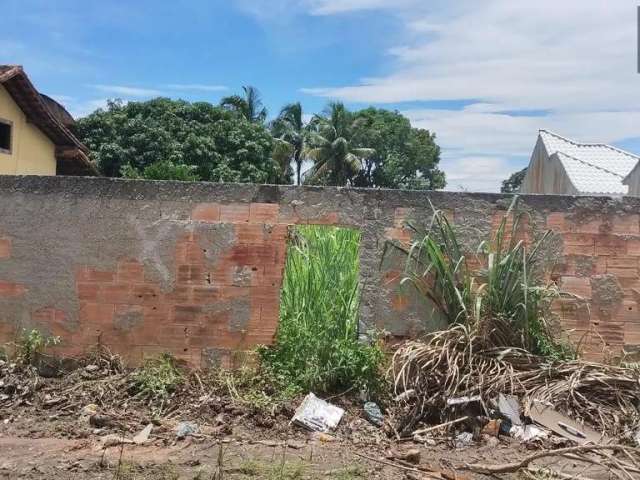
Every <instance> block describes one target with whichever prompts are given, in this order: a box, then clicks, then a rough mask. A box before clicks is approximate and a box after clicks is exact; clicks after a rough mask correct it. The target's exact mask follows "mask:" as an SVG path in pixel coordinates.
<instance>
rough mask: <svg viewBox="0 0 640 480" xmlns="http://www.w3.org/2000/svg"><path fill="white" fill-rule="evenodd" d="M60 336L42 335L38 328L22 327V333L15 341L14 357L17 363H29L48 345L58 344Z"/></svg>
mask: <svg viewBox="0 0 640 480" xmlns="http://www.w3.org/2000/svg"><path fill="white" fill-rule="evenodd" d="M59 343H60V337H50V336H45V335H43V334H42V333H41V332H40V331H39V330H35V329H32V330H28V331H27V330H26V329H22V333H21V334H20V337H19V338H18V341H17V342H16V358H17V361H18V363H22V364H24V365H28V364H31V363H32V362H33V361H34V360H35V358H36V357H37V356H38V355H39V354H41V353H42V352H44V351H45V349H47V348H48V347H52V346H54V345H58V344H59Z"/></svg>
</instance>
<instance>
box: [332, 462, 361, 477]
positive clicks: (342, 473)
mask: <svg viewBox="0 0 640 480" xmlns="http://www.w3.org/2000/svg"><path fill="white" fill-rule="evenodd" d="M367 473H368V472H367V469H366V468H364V467H362V466H361V465H353V466H351V467H345V468H342V469H340V470H336V471H333V472H330V474H329V478H330V479H332V480H355V479H358V478H367Z"/></svg>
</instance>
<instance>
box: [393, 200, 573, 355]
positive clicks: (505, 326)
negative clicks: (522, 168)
mask: <svg viewBox="0 0 640 480" xmlns="http://www.w3.org/2000/svg"><path fill="white" fill-rule="evenodd" d="M516 202H517V197H516V198H515V199H514V201H513V202H512V204H511V206H510V207H509V209H508V211H507V212H506V214H505V216H504V217H503V219H502V221H501V223H500V225H499V227H498V229H497V231H496V234H495V236H494V239H493V241H492V242H483V243H482V244H481V245H480V246H479V248H478V253H481V254H483V255H484V256H486V258H487V261H486V266H485V267H484V268H482V269H480V271H478V272H473V271H472V270H471V269H470V268H469V266H468V263H467V253H465V251H464V249H463V248H462V246H461V245H460V243H459V242H458V239H457V235H456V231H455V229H454V228H453V227H452V226H451V225H450V224H449V222H448V220H447V218H446V217H445V216H444V214H443V213H442V212H440V211H438V210H436V209H435V208H434V214H433V218H432V221H431V225H430V227H429V230H428V232H427V233H426V234H425V235H424V237H423V238H422V239H421V240H419V241H417V242H414V243H413V244H412V246H411V248H409V249H404V248H403V247H398V248H400V249H401V250H403V251H404V252H405V253H406V254H407V262H406V266H405V275H404V278H403V283H407V282H408V283H410V284H412V285H413V286H414V287H415V288H416V289H417V290H418V292H420V293H421V294H422V295H424V296H426V297H428V298H429V299H430V300H431V301H432V302H433V303H434V304H435V305H436V307H437V308H438V309H439V310H440V311H441V312H442V313H443V315H444V316H445V317H446V318H447V320H448V322H449V324H451V325H456V324H464V325H469V326H471V327H473V329H474V332H475V333H476V334H479V335H481V336H482V338H484V339H485V342H486V343H487V345H489V346H501V347H503V346H514V347H522V348H525V349H527V350H529V351H531V352H532V353H536V354H542V355H547V356H554V357H566V356H572V355H573V352H572V351H571V349H570V348H568V346H567V345H565V344H562V343H561V342H560V341H559V340H558V339H554V338H553V335H552V334H551V332H550V329H549V326H548V324H547V321H546V318H545V316H546V313H547V312H548V307H549V304H550V301H551V300H552V299H553V298H554V297H556V296H557V291H556V289H555V287H553V286H550V285H542V284H541V282H540V279H539V275H538V274H537V270H538V260H539V256H540V249H541V247H542V245H543V243H544V242H545V241H546V240H547V238H548V236H549V234H550V232H549V231H547V232H545V233H544V234H543V235H542V236H541V237H540V238H539V239H538V240H537V241H536V242H534V243H533V245H532V246H531V247H528V246H527V245H526V243H525V242H524V241H523V240H521V239H518V229H519V226H520V223H521V220H522V215H523V214H522V213H520V214H515V213H514V209H515V205H516ZM511 214H513V225H512V227H511V230H510V231H509V232H508V230H507V220H508V218H509V217H510V215H511Z"/></svg>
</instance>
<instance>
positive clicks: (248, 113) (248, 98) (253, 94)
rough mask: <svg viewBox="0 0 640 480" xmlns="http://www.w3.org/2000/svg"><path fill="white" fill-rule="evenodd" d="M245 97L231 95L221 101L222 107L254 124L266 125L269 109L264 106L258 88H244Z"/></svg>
mask: <svg viewBox="0 0 640 480" xmlns="http://www.w3.org/2000/svg"><path fill="white" fill-rule="evenodd" d="M242 91H243V93H244V95H243V96H242V95H231V96H230V97H224V98H223V99H222V100H220V106H221V107H223V108H226V109H227V110H230V111H232V112H235V113H237V114H238V115H240V116H241V117H242V118H244V119H245V120H247V121H249V122H252V123H264V121H265V120H266V119H267V109H266V108H265V107H264V105H263V104H262V98H261V97H260V92H259V91H258V89H257V88H255V87H251V86H245V87H242Z"/></svg>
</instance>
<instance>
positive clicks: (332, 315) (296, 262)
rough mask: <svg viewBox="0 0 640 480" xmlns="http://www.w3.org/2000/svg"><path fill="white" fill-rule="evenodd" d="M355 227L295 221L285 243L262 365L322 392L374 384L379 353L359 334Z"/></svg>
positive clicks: (358, 291)
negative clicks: (273, 324) (275, 314)
mask: <svg viewBox="0 0 640 480" xmlns="http://www.w3.org/2000/svg"><path fill="white" fill-rule="evenodd" d="M359 243H360V232H358V231H355V230H349V229H342V228H333V227H322V226H300V227H297V229H296V231H295V236H294V241H293V242H292V244H291V245H289V249H288V254H287V264H286V269H285V276H284V283H283V288H282V296H281V304H280V324H279V327H278V333H277V338H276V342H275V345H274V346H273V347H271V348H265V349H263V350H262V351H261V353H262V358H263V364H264V365H265V367H266V368H268V369H271V370H272V371H274V372H276V373H277V374H279V375H282V376H284V377H285V378H287V379H289V380H290V382H291V383H293V384H294V385H296V386H298V387H300V388H302V389H304V390H305V391H306V390H314V391H321V392H330V391H339V390H342V389H346V388H351V387H355V388H359V387H368V388H376V386H377V382H378V380H379V368H380V365H381V362H382V360H383V353H382V350H381V348H380V346H379V345H378V344H377V343H373V344H371V345H369V344H365V343H363V342H361V341H359V339H358V306H359V299H360V289H359V286H358V272H359V260H358V249H359Z"/></svg>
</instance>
